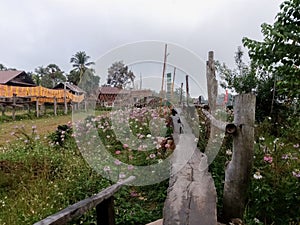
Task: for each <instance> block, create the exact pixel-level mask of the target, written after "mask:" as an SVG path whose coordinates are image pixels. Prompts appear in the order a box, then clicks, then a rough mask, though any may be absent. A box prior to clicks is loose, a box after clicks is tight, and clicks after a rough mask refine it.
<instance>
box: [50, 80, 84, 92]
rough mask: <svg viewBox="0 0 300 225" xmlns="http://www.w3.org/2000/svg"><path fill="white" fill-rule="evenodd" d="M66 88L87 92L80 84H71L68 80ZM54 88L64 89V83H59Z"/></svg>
mask: <svg viewBox="0 0 300 225" xmlns="http://www.w3.org/2000/svg"><path fill="white" fill-rule="evenodd" d="M66 88H67V89H69V90H71V91H73V92H76V93H78V94H83V93H85V91H84V90H82V89H81V88H79V87H78V86H76V85H74V84H70V83H69V82H66ZM53 89H64V83H59V84H57V85H56V86H55V87H54V88H53Z"/></svg>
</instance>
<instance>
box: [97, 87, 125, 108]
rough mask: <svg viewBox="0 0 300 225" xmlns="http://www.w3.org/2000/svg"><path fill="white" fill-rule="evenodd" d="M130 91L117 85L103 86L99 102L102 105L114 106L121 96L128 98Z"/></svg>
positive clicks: (100, 90)
mask: <svg viewBox="0 0 300 225" xmlns="http://www.w3.org/2000/svg"><path fill="white" fill-rule="evenodd" d="M128 94H129V93H128V91H127V90H123V89H121V88H117V87H110V86H103V87H100V89H99V94H98V103H99V104H100V105H101V106H114V105H115V103H116V101H118V100H120V98H122V99H123V98H124V97H125V98H127V96H128Z"/></svg>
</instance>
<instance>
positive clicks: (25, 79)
mask: <svg viewBox="0 0 300 225" xmlns="http://www.w3.org/2000/svg"><path fill="white" fill-rule="evenodd" d="M0 84H4V85H9V86H19V87H34V86H36V84H35V83H34V81H33V80H32V78H31V76H29V75H28V74H27V73H26V72H25V71H19V70H1V71H0Z"/></svg>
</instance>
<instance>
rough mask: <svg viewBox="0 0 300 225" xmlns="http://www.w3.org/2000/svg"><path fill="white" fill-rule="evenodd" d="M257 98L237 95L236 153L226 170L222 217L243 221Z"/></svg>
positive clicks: (235, 117) (250, 165) (235, 107)
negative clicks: (241, 219)
mask: <svg viewBox="0 0 300 225" xmlns="http://www.w3.org/2000/svg"><path fill="white" fill-rule="evenodd" d="M255 100H256V98H255V95H253V94H242V95H239V96H236V98H235V106H234V124H235V125H236V126H237V131H236V133H235V135H234V136H233V154H232V159H231V161H230V162H229V164H228V166H227V168H226V170H225V184H224V195H223V218H224V219H225V221H229V220H230V219H232V218H242V217H243V214H244V210H245V204H246V200H247V189H248V186H249V181H250V176H251V169H252V164H253V156H254V121H255Z"/></svg>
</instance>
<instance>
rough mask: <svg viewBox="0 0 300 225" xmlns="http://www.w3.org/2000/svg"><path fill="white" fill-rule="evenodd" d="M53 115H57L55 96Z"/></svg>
mask: <svg viewBox="0 0 300 225" xmlns="http://www.w3.org/2000/svg"><path fill="white" fill-rule="evenodd" d="M54 115H55V116H57V100H56V97H54Z"/></svg>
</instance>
